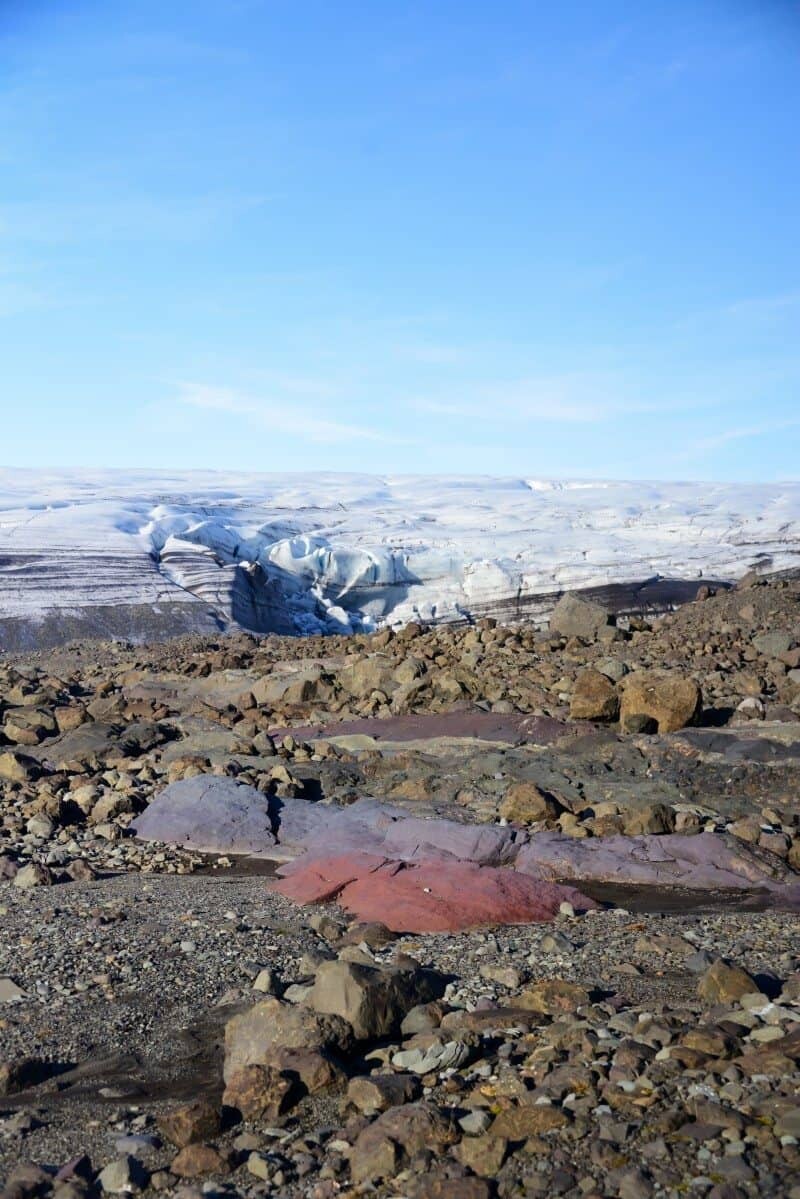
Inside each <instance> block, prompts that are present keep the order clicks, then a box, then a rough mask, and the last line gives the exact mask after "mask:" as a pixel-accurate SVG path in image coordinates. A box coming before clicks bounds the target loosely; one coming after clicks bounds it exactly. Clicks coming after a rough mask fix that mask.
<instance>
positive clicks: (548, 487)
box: [0, 469, 800, 644]
mask: <svg viewBox="0 0 800 1199" xmlns="http://www.w3.org/2000/svg"><path fill="white" fill-rule="evenodd" d="M759 565H760V566H761V567H762V568H764V569H770V570H782V569H788V568H791V567H794V566H800V483H784V484H763V485H762V484H757V485H756V484H747V485H736V484H720V483H655V482H653V483H648V482H615V481H607V482H602V481H579V480H575V481H555V480H548V479H538V478H528V479H520V478H492V477H480V476H463V477H459V476H446V477H440V478H436V477H431V476H423V475H420V476H403V475H398V476H380V477H378V476H374V475H369V474H336V473H330V474H326V473H313V474H311V473H310V474H272V473H270V474H251V473H239V472H232V471H228V472H219V473H217V472H210V471H195V472H162V471H158V472H156V471H114V470H107V471H106V470H17V469H3V470H0V623H1V622H3V621H11V622H12V623H13V622H17V623H19V622H24V623H25V624H26V625H27V626H28V627H35V625H36V622H37V621H43V620H45V619H46V618H50V619H52V617H53V615H54V614H55V615H56V617H57V616H58V614H59V613H62V614H65V615H66V614H70V615H71V616H72V617H75V616H76V614H78V615H81V614H82V616H83V617H86V618H87V619H90V618H91V612H92V610H93V609H99V608H102V609H103V610H104V611H106V612H111V611H114V610H121V609H124V608H126V607H127V608H131V609H133V608H136V609H137V610H144V609H148V610H150V611H152V612H154V613H158V612H159V611H160V610H161V609H162V608H163V606H164V605H167V606H169V607H170V609H171V610H172V611H173V612H174V611H176V610H182V611H185V612H189V611H190V610H192V609H191V606H192V605H194V606H195V609H196V610H198V611H199V609H197V608H196V606H197V605H199V606H200V607H201V608H202V610H203V612H204V613H207V614H211V615H213V616H214V618H215V619H216V620H217V623H218V627H226V626H228V625H230V624H231V623H232V624H240V625H244V627H252V628H255V629H260V631H266V630H267V629H268V628H270V627H273V628H275V629H277V630H279V631H287V632H288V631H291V632H297V633H312V632H341V631H350V630H355V629H371V628H376V627H379V626H381V625H384V624H391V625H399V624H402V623H404V622H407V621H409V620H412V619H421V620H423V621H447V620H459V619H464V618H467V619H469V618H472V617H474V616H475V615H480V614H484V613H486V612H490V611H492V610H493V609H498V610H505V611H514V610H521V609H522V608H523V607H524V606H525V603H526V602H527V601H530V600H535V598H536V597H537V596H552V595H553V594H554V593H557V592H561V591H564V590H572V589H582V588H597V587H605V586H610V585H615V584H629V583H631V582H635V581H640V580H644V579H650V578H653V577H654V576H660V577H664V578H670V579H683V580H702V579H704V578H706V579H708V578H713V579H717V580H735V579H736V578H737V577H739V576H740V575H742V574H743V573H744V572H745V571H747V570H748V569H750V568H751V567H753V566H759ZM262 601H263V602H262ZM515 605H516V609H515V607H514V606H515ZM181 606H182V607H181ZM188 627H191V626H190V623H189V624H187V628H188ZM112 631H113V630H112ZM0 644H2V642H1V641H0Z"/></svg>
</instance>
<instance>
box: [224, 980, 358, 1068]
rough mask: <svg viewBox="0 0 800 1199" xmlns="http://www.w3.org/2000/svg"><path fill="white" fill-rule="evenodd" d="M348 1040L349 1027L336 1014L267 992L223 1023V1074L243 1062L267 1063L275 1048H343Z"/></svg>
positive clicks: (350, 1040)
mask: <svg viewBox="0 0 800 1199" xmlns="http://www.w3.org/2000/svg"><path fill="white" fill-rule="evenodd" d="M352 1043H353V1029H352V1027H351V1026H350V1025H349V1024H348V1023H347V1022H346V1021H345V1020H343V1019H342V1018H341V1017H340V1016H338V1015H327V1014H326V1015H322V1014H320V1013H318V1012H315V1011H314V1010H313V1009H312V1008H309V1007H306V1006H304V1005H302V1004H291V1003H283V1002H282V1001H281V1000H280V999H276V998H275V997H274V996H270V997H269V998H268V999H263V1000H261V1002H260V1003H257V1004H255V1005H254V1006H253V1007H251V1008H249V1009H248V1010H247V1011H246V1012H240V1013H239V1014H238V1015H236V1016H233V1017H232V1018H231V1019H230V1020H229V1021H228V1023H227V1024H226V1025H225V1067H224V1072H223V1073H224V1078H225V1081H226V1083H227V1082H228V1081H229V1080H230V1079H231V1078H232V1077H233V1076H234V1074H236V1073H237V1071H239V1070H242V1069H244V1067H245V1066H252V1065H256V1066H264V1065H271V1064H272V1061H271V1059H272V1055H273V1053H274V1051H275V1050H276V1049H279V1048H281V1049H313V1050H317V1051H319V1052H321V1053H324V1052H326V1051H327V1050H332V1051H334V1052H336V1051H341V1052H347V1051H348V1050H349V1048H350V1047H351V1045H352Z"/></svg>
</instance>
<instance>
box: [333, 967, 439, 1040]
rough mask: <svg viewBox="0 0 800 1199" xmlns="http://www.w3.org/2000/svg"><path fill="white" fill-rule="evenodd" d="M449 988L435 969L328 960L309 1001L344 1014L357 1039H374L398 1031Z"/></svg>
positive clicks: (337, 1013)
mask: <svg viewBox="0 0 800 1199" xmlns="http://www.w3.org/2000/svg"><path fill="white" fill-rule="evenodd" d="M445 985H446V984H445V979H444V977H443V976H442V975H440V974H437V973H436V971H434V970H399V969H397V968H393V967H386V966H382V967H372V966H362V965H359V964H357V963H356V962H346V961H332V962H323V963H322V965H321V966H320V967H319V969H318V970H317V974H316V978H315V980H314V988H313V990H312V992H311V997H310V1003H311V1006H312V1007H313V1008H314V1010H315V1011H317V1012H319V1013H320V1014H325V1015H335V1016H341V1017H342V1019H343V1020H346V1021H347V1022H348V1024H349V1025H350V1026H351V1027H352V1029H353V1031H354V1032H355V1034H356V1036H357V1037H359V1038H361V1039H363V1040H369V1039H370V1038H372V1037H386V1036H391V1035H392V1033H396V1032H397V1031H398V1030H399V1028H400V1024H401V1021H402V1020H403V1018H404V1017H405V1016H406V1015H407V1014H408V1013H409V1012H410V1011H411V1009H412V1008H413V1007H416V1006H417V1005H418V1004H420V1003H428V1002H430V1001H431V1000H433V999H438V998H439V997H440V996H441V995H442V994H443V993H444V988H445Z"/></svg>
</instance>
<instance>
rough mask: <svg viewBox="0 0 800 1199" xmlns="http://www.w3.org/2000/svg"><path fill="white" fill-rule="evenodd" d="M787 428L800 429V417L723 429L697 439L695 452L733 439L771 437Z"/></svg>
mask: <svg viewBox="0 0 800 1199" xmlns="http://www.w3.org/2000/svg"><path fill="white" fill-rule="evenodd" d="M787 429H800V417H797V418H793V419H791V420H781V421H768V422H765V423H763V424H759V425H742V426H739V427H736V428H733V429H723V430H722V431H721V432H720V433H715V434H714V435H713V436H711V437H704V438H702V439H701V440H700V441H696V442H695V443H694V445H693V447H692V449H693V450H694V451H695V452H698V453H700V452H705V451H706V450H716V449H719V448H720V446H724V445H728V444H729V443H730V442H732V441H748V440H750V439H752V438H756V437H769V436H772V435H773V434H774V433H784V432H785V431H786V430H787Z"/></svg>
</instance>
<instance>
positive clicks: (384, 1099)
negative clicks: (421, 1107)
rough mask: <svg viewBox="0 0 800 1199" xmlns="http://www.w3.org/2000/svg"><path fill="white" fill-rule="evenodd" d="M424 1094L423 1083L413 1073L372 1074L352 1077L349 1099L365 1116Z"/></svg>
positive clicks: (348, 1088)
mask: <svg viewBox="0 0 800 1199" xmlns="http://www.w3.org/2000/svg"><path fill="white" fill-rule="evenodd" d="M421 1094H422V1084H421V1083H420V1081H419V1079H418V1078H416V1077H415V1076H414V1075H413V1074H397V1073H394V1074H370V1075H369V1076H359V1077H357V1078H351V1079H350V1082H349V1084H348V1087H347V1101H348V1103H350V1104H351V1105H352V1106H353V1107H355V1108H357V1109H358V1111H360V1112H363V1113H364V1115H365V1116H375V1115H377V1114H378V1112H385V1111H387V1110H388V1108H390V1107H396V1106H398V1105H399V1104H402V1103H412V1102H413V1101H414V1100H415V1099H419V1097H420V1095H421Z"/></svg>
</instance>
